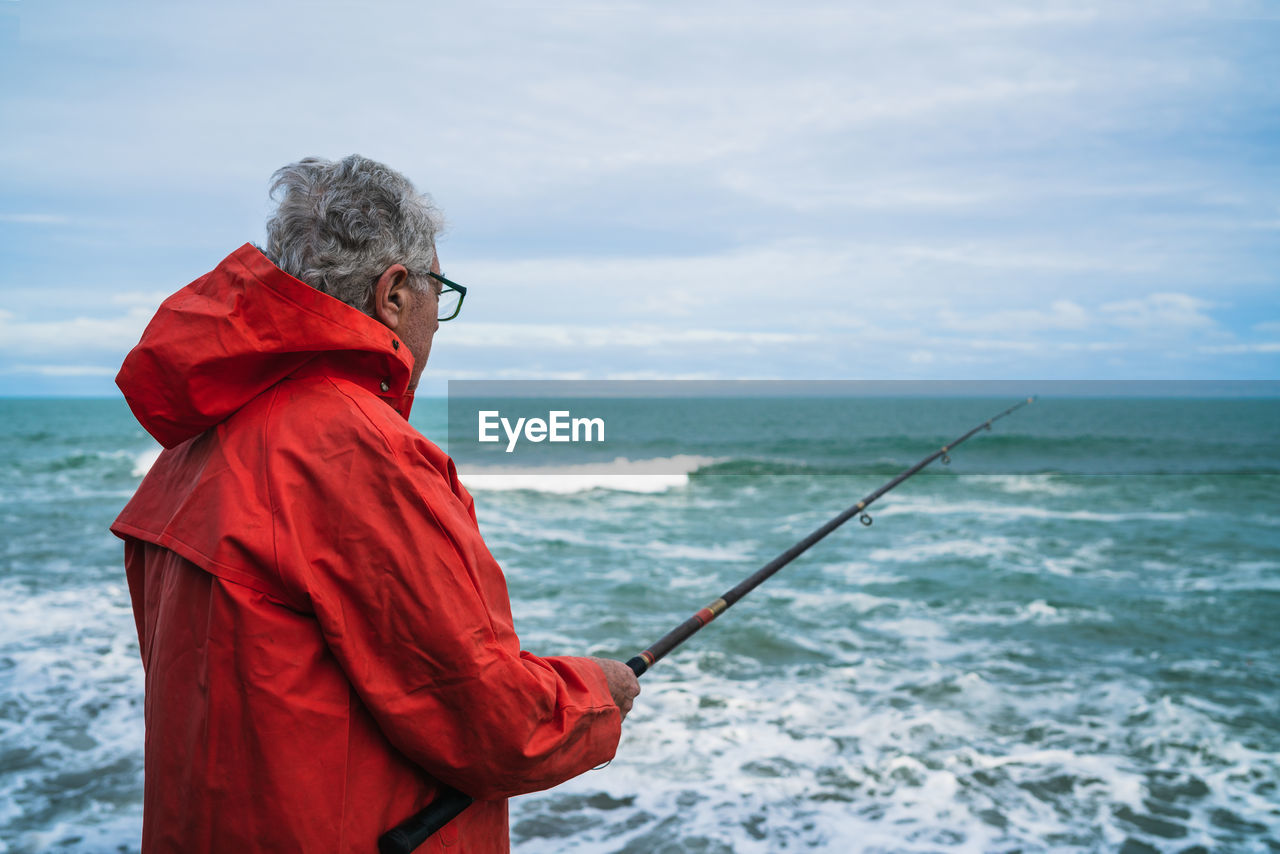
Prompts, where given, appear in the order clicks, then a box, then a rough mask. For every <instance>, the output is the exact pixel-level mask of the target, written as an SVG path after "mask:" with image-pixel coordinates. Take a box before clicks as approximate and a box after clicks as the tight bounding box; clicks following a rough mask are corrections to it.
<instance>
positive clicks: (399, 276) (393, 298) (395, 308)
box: [373, 264, 410, 331]
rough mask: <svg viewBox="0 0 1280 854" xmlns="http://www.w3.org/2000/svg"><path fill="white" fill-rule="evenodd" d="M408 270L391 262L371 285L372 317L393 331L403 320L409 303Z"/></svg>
mask: <svg viewBox="0 0 1280 854" xmlns="http://www.w3.org/2000/svg"><path fill="white" fill-rule="evenodd" d="M409 288H410V284H409V271H408V269H406V268H405V266H404V265H403V264H392V265H391V266H390V267H388V268H387V269H386V270H383V271H382V275H381V276H379V277H378V281H377V282H375V283H374V285H373V318H374V320H377V321H378V322H379V323H381V324H382V325H383V326H385V327H387V328H388V329H390V330H392V331H395V330H396V329H399V328H400V324H401V323H403V322H404V312H405V308H406V307H407V306H408V304H409Z"/></svg>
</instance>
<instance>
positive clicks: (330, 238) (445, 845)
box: [112, 156, 639, 852]
mask: <svg viewBox="0 0 1280 854" xmlns="http://www.w3.org/2000/svg"><path fill="white" fill-rule="evenodd" d="M273 196H274V197H275V198H276V199H277V200H278V209H277V211H276V212H275V214H274V216H272V218H271V219H270V221H269V222H268V225H267V244H266V250H265V253H264V252H261V251H259V250H258V249H256V248H255V247H253V246H251V245H248V244H246V245H245V246H242V247H241V248H240V249H238V250H236V251H235V252H233V253H232V254H231V255H230V256H228V257H227V258H226V259H225V260H224V261H223V262H222V263H221V264H219V265H218V267H217V268H216V269H214V270H213V271H212V272H210V273H208V274H207V275H205V276H203V277H201V278H199V279H197V280H196V281H195V282H193V283H191V284H190V285H188V286H187V287H185V288H183V289H182V290H180V291H178V292H177V293H176V294H174V295H173V296H171V297H169V298H168V299H167V300H165V302H164V303H163V304H162V305H161V307H160V309H159V311H158V312H157V313H156V316H155V318H153V319H152V321H151V323H150V325H149V326H148V327H147V329H146V331H145V332H144V333H143V336H142V340H141V341H140V342H139V344H138V346H137V347H135V348H134V350H133V351H132V352H131V353H130V354H129V356H128V357H127V358H126V360H125V363H124V366H123V368H122V369H121V371H120V375H119V377H118V378H117V382H118V384H119V385H120V388H121V390H122V391H123V392H124V394H125V397H126V399H127V400H128V402H129V405H130V407H131V408H132V409H133V412H134V414H135V415H136V416H137V417H138V419H139V421H140V422H141V423H142V424H143V426H144V427H145V428H146V429H147V430H148V431H149V432H150V433H151V434H152V435H153V436H154V437H155V438H156V439H157V440H158V441H159V442H160V443H161V444H163V445H164V446H165V448H166V450H165V451H164V453H162V454H161V456H160V458H159V460H158V461H157V462H156V464H155V465H154V467H153V468H152V469H151V471H150V472H149V473H148V475H147V477H146V479H145V480H144V481H143V482H142V485H141V486H140V487H139V488H138V492H137V494H136V495H135V496H134V497H133V499H132V500H131V501H130V502H129V504H128V506H127V507H125V509H124V510H123V512H122V513H121V514H120V517H119V518H118V519H117V520H116V522H115V524H114V525H113V526H112V531H114V532H115V533H116V534H117V535H118V536H120V537H121V538H122V539H124V541H125V564H126V570H127V574H128V579H129V591H130V594H131V596H132V599H133V608H134V616H135V618H136V620H137V627H138V637H139V640H140V642H141V648H142V658H143V663H144V666H145V669H146V713H145V714H146V723H147V731H146V780H145V795H144V798H145V805H144V819H143V850H144V851H148V852H150V851H184V852H197V851H232V852H249V851H306V852H311V851H325V852H328V851H352V852H356V851H359V852H369V851H373V850H375V847H376V840H377V837H378V835H379V834H380V833H382V832H383V831H385V830H387V829H389V828H391V827H392V826H394V825H395V824H397V823H399V822H400V821H402V820H404V819H405V818H407V817H409V816H411V815H413V814H414V813H415V812H417V811H418V810H419V809H421V808H422V807H424V806H425V805H427V804H428V803H430V802H431V801H432V800H433V799H434V798H435V797H436V796H437V794H438V793H439V792H440V790H441V787H442V785H448V786H452V787H454V788H456V789H459V790H461V791H462V792H464V793H466V794H469V795H471V796H472V797H474V798H476V799H477V802H476V803H475V804H474V805H473V806H472V807H470V808H469V809H468V810H467V811H466V812H464V813H463V814H462V815H461V816H459V817H458V818H457V819H455V820H454V821H453V822H451V823H450V824H449V825H447V826H446V827H445V828H444V829H443V830H441V831H440V832H439V833H437V834H436V835H435V836H433V837H432V838H431V839H430V840H428V843H427V845H425V846H424V847H423V848H422V849H421V850H424V851H436V850H455V851H456V850H462V851H467V852H477V851H479V852H490V851H506V850H508V848H509V834H508V830H507V806H506V800H505V799H506V798H508V797H510V796H512V795H516V794H520V793H523V792H530V791H535V790H538V789H543V788H547V787H550V786H554V785H556V784H558V783H560V782H562V781H564V780H566V779H568V778H570V777H573V776H575V775H577V774H580V773H581V772H583V771H585V770H587V769H589V768H591V767H594V766H596V765H599V764H601V763H602V762H605V761H607V760H608V759H610V758H611V757H612V756H613V754H614V751H615V750H616V747H617V743H618V738H619V732H620V723H621V720H622V718H623V717H624V716H625V715H626V713H627V711H628V710H629V709H630V708H631V703H632V700H633V699H634V697H635V696H636V694H637V693H638V692H639V685H638V683H637V682H636V680H635V677H634V676H633V675H632V673H631V671H630V670H629V669H627V667H626V666H625V665H624V664H622V663H621V662H617V661H605V660H597V659H586V658H539V657H536V656H533V655H531V654H529V653H527V652H523V651H521V649H520V646H519V641H518V639H517V637H516V635H515V632H514V630H513V628H512V620H511V611H510V605H509V602H508V598H507V591H506V584H505V580H504V579H503V576H502V572H501V570H500V569H499V567H498V565H497V564H496V563H495V561H494V559H493V557H492V556H491V555H490V554H489V552H488V550H487V549H486V548H485V545H484V542H483V540H482V539H481V536H480V533H479V530H478V528H477V524H476V516H475V510H474V507H473V504H472V500H471V496H470V495H469V494H468V493H467V491H466V490H465V489H464V488H463V486H462V485H461V484H460V483H459V482H458V478H457V474H456V472H455V470H454V466H453V462H452V461H451V460H450V459H449V458H448V457H447V456H446V455H445V454H444V453H443V452H442V451H441V450H440V449H439V448H437V447H436V446H435V445H433V444H432V443H431V442H429V441H427V440H426V439H425V438H424V437H423V436H422V435H421V434H419V433H418V432H417V431H415V430H414V429H413V428H411V427H410V426H409V424H408V422H407V420H406V419H407V417H408V414H409V407H410V405H411V403H412V396H413V391H414V389H415V387H416V386H417V383H418V379H419V377H421V375H422V370H423V367H424V366H425V365H426V361H427V356H428V354H429V353H430V351H431V342H432V338H433V337H434V335H435V332H436V330H437V328H438V327H439V321H440V320H441V319H446V320H447V319H449V316H451V315H452V314H453V313H454V312H455V310H456V309H455V308H454V307H453V305H457V306H458V307H460V303H456V302H454V303H451V304H450V305H449V306H443V307H442V304H441V295H442V293H444V294H448V295H449V296H450V298H451V299H452V300H460V298H461V294H462V293H463V292H464V291H463V290H462V289H461V288H460V287H458V286H454V285H453V284H452V283H447V280H445V279H443V278H441V277H440V265H439V260H438V258H437V257H436V252H435V236H436V232H437V230H438V228H439V222H440V220H439V215H438V213H437V212H436V211H435V209H434V208H433V207H432V206H431V204H430V202H429V201H428V200H427V199H426V198H425V197H423V196H421V195H419V194H418V193H417V192H416V191H415V190H414V189H413V187H412V185H411V184H410V183H409V182H408V181H407V180H406V179H405V178H404V177H403V176H401V175H399V174H398V173H396V172H394V171H393V170H391V169H389V168H387V167H386V166H383V165H382V164H379V163H376V162H373V161H371V160H367V159H365V158H362V157H358V156H352V157H348V158H346V159H344V160H342V161H340V162H337V163H333V162H328V161H324V160H319V159H306V160H302V161H300V162H298V163H295V164H292V165H290V166H286V167H284V168H283V169H281V170H280V171H279V172H277V173H276V176H275V183H274V185H273ZM446 287H447V288H449V290H445V288H446ZM442 312H443V313H442Z"/></svg>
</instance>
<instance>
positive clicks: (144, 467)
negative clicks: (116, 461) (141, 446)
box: [131, 446, 164, 477]
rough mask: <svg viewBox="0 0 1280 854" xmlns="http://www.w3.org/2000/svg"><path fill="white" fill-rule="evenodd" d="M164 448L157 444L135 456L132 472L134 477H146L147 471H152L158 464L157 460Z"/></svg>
mask: <svg viewBox="0 0 1280 854" xmlns="http://www.w3.org/2000/svg"><path fill="white" fill-rule="evenodd" d="M163 450H164V448H161V447H159V446H157V447H154V448H148V449H147V450H145V451H143V452H142V453H140V454H137V455H136V456H134V458H133V471H132V472H131V474H132V475H133V476H134V477H146V476H147V472H149V471H151V467H152V466H153V465H155V464H156V460H158V459H160V454H161V452H162V451H163Z"/></svg>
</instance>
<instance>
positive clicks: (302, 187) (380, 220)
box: [265, 154, 444, 314]
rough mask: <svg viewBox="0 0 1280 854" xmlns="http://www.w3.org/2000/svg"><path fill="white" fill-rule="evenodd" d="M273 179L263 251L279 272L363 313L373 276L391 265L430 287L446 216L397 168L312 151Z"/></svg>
mask: <svg viewBox="0 0 1280 854" xmlns="http://www.w3.org/2000/svg"><path fill="white" fill-rule="evenodd" d="M271 181H272V183H271V198H272V199H273V200H275V201H276V202H277V207H276V211H275V213H274V214H273V215H272V216H271V218H270V219H268V220H267V247H266V250H265V254H266V255H267V257H268V258H270V259H271V261H272V262H273V263H274V264H275V265H276V266H277V267H279V268H280V269H281V270H284V271H285V272H286V273H288V274H289V275H291V276H293V277H294V278H297V279H301V280H302V281H304V282H306V283H307V284H308V285H311V287H313V288H315V289H316V290H318V291H323V292H324V293H326V294H329V295H330V296H332V297H337V298H338V299H340V300H342V301H343V302H345V303H346V304H347V305H349V306H352V307H353V308H356V309H358V310H360V311H362V312H364V313H365V314H371V313H372V309H373V305H372V303H373V289H372V284H373V282H374V281H375V280H377V278H378V276H380V275H382V273H383V271H384V270H386V269H387V268H388V267H390V266H391V265H392V264H403V265H404V266H405V267H406V268H408V269H409V271H410V272H411V273H413V274H414V275H413V276H412V277H411V279H410V280H411V281H412V282H413V283H414V287H415V288H417V289H419V290H422V291H425V290H427V288H429V287H431V286H432V285H431V282H430V280H429V279H427V278H426V275H425V274H426V272H427V271H428V270H430V269H431V262H432V261H434V260H435V256H436V234H437V233H438V232H439V231H440V229H441V228H443V226H444V219H443V217H442V216H441V214H440V211H439V210H437V209H436V207H435V206H434V205H433V204H432V203H431V199H430V198H428V197H427V196H426V195H423V194H421V193H419V192H418V191H417V190H415V189H414V188H413V184H411V183H410V182H409V179H407V178H405V177H404V176H403V175H401V174H400V173H399V172H397V171H395V170H394V169H391V168H390V167H388V166H384V165H383V164H381V163H378V162H377V161H375V160H370V159H369V158H367V157H361V156H360V155H358V154H352V155H351V156H350V157H344V158H343V159H342V160H339V161H337V162H334V161H332V160H324V159H322V158H319V157H307V158H304V159H303V160H299V161H298V162H297V163H290V164H289V165H288V166H284V167H282V168H281V169H279V170H278V171H277V172H276V173H275V174H274V175H272V176H271Z"/></svg>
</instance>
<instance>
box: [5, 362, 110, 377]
mask: <svg viewBox="0 0 1280 854" xmlns="http://www.w3.org/2000/svg"><path fill="white" fill-rule="evenodd" d="M4 372H5V373H7V374H35V375H37V376H42V377H114V376H115V375H116V369H115V368H109V367H106V366H105V365H28V364H17V365H12V366H10V367H8V368H5V369H4Z"/></svg>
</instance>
